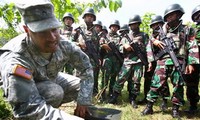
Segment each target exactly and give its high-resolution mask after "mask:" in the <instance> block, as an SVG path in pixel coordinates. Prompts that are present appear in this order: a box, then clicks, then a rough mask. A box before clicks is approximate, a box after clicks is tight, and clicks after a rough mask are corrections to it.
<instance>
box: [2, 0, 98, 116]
mask: <svg viewBox="0 0 200 120" xmlns="http://www.w3.org/2000/svg"><path fill="white" fill-rule="evenodd" d="M17 8H18V10H19V12H20V13H21V15H22V17H23V20H24V22H25V25H24V26H23V27H24V30H25V32H26V33H24V34H21V35H19V36H17V37H15V38H14V39H12V40H10V41H9V42H8V43H7V44H5V45H4V46H3V47H2V48H1V49H0V53H1V56H0V62H1V65H0V72H1V78H2V79H1V80H2V81H1V82H3V85H2V86H1V87H2V88H3V90H4V96H5V97H6V99H7V101H8V102H9V103H10V104H11V106H12V108H13V109H12V110H13V114H14V117H15V118H19V119H21V120H83V119H82V118H80V117H83V118H84V117H85V115H86V113H88V112H89V111H88V106H90V105H91V104H92V92H93V91H92V90H93V84H94V83H93V79H94V78H93V69H92V65H91V63H90V60H89V58H88V56H87V55H86V54H85V53H84V52H83V51H82V50H81V49H80V48H79V47H78V46H76V45H75V44H74V43H72V42H71V41H70V40H67V39H66V38H65V37H63V36H61V35H60V31H59V27H61V24H60V22H59V21H58V20H57V19H56V17H55V15H54V13H53V12H54V6H53V4H52V3H51V2H50V1H47V0H44V1H43V0H40V1H38V0H34V1H31V2H30V1H27V2H26V3H24V1H23V3H18V4H17ZM66 63H71V64H72V65H73V67H75V68H76V69H78V70H79V71H80V72H81V74H80V78H77V77H75V76H72V75H69V74H66V73H63V72H60V71H61V70H62V68H63V66H64V65H65V64H66ZM76 98H77V99H76ZM72 100H76V101H77V106H76V109H75V111H74V114H75V115H76V116H74V115H70V114H66V113H65V112H64V111H61V110H59V109H57V108H58V107H59V106H60V105H61V104H62V103H65V102H70V101H72ZM77 116H80V117H77Z"/></svg>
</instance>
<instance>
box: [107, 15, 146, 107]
mask: <svg viewBox="0 0 200 120" xmlns="http://www.w3.org/2000/svg"><path fill="white" fill-rule="evenodd" d="M140 24H141V18H140V16H139V15H134V16H133V17H132V18H130V19H129V27H130V30H131V31H130V33H129V37H130V39H131V40H132V42H134V43H138V45H139V46H138V47H139V48H140V50H141V52H143V53H146V45H145V42H147V41H148V39H149V38H148V35H147V34H146V33H144V32H141V31H140V28H139V26H140ZM121 43H122V44H121V48H120V49H121V50H122V52H123V53H124V57H125V58H124V63H123V65H122V68H121V70H120V73H119V79H118V80H117V82H116V83H115V85H114V87H113V91H114V93H113V94H114V95H113V97H112V98H111V99H110V101H109V102H110V103H116V102H117V97H118V96H119V94H120V92H121V90H122V89H123V85H124V83H125V81H127V80H130V81H129V82H131V83H130V84H129V85H128V86H129V88H128V91H129V100H130V103H131V104H132V106H133V107H134V108H137V104H136V97H137V96H138V95H139V93H140V81H141V78H142V76H143V63H142V62H141V60H140V59H139V58H138V56H137V55H136V54H135V53H134V50H133V48H132V47H131V46H130V43H129V41H128V40H127V39H126V38H123V39H122V40H121ZM144 56H146V55H145V54H144Z"/></svg>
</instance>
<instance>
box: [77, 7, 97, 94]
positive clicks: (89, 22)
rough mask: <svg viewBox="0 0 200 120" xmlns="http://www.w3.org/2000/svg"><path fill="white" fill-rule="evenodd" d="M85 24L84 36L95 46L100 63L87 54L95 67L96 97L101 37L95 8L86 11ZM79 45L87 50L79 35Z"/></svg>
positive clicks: (84, 15)
mask: <svg viewBox="0 0 200 120" xmlns="http://www.w3.org/2000/svg"><path fill="white" fill-rule="evenodd" d="M82 18H83V19H84V23H83V24H81V25H80V28H81V29H82V30H83V32H84V34H85V35H86V37H87V39H88V40H91V42H92V43H93V45H94V48H95V51H92V52H97V54H98V56H97V57H98V58H99V63H95V61H94V59H93V58H91V57H90V56H89V55H88V53H87V52H86V54H87V55H88V56H89V57H90V62H91V64H92V66H93V71H94V90H93V94H94V95H96V94H97V93H98V76H99V67H100V55H99V48H100V46H99V37H98V34H97V32H96V30H95V26H94V24H93V22H94V21H96V15H95V13H94V10H93V8H86V10H85V11H84V14H83V17H82ZM78 45H79V46H80V47H81V49H82V50H85V49H87V46H86V44H85V40H84V39H83V36H82V35H79V38H78Z"/></svg>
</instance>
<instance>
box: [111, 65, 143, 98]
mask: <svg viewBox="0 0 200 120" xmlns="http://www.w3.org/2000/svg"><path fill="white" fill-rule="evenodd" d="M142 76H143V65H142V64H141V63H138V64H123V65H122V68H121V70H120V72H119V79H118V80H117V81H116V83H115V85H114V87H113V90H114V91H115V92H117V93H120V92H121V90H122V89H123V86H124V83H125V82H126V81H128V82H129V85H128V89H129V93H130V94H132V95H136V96H137V95H139V93H140V81H141V78H142Z"/></svg>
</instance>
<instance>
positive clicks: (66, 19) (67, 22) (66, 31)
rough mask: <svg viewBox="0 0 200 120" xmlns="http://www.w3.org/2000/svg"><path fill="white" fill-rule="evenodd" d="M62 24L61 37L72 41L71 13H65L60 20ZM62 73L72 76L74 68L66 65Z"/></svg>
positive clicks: (72, 18)
mask: <svg viewBox="0 0 200 120" xmlns="http://www.w3.org/2000/svg"><path fill="white" fill-rule="evenodd" d="M62 21H63V23H64V28H63V30H61V35H64V36H65V37H66V38H67V39H68V40H71V41H73V38H74V36H73V33H72V32H73V27H72V24H73V23H74V17H73V15H72V14H71V13H68V12H67V13H65V14H64V15H63V19H62ZM63 71H64V72H66V73H68V74H71V75H72V74H73V71H74V68H73V67H72V66H71V65H70V64H66V65H65V66H64V68H63Z"/></svg>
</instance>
